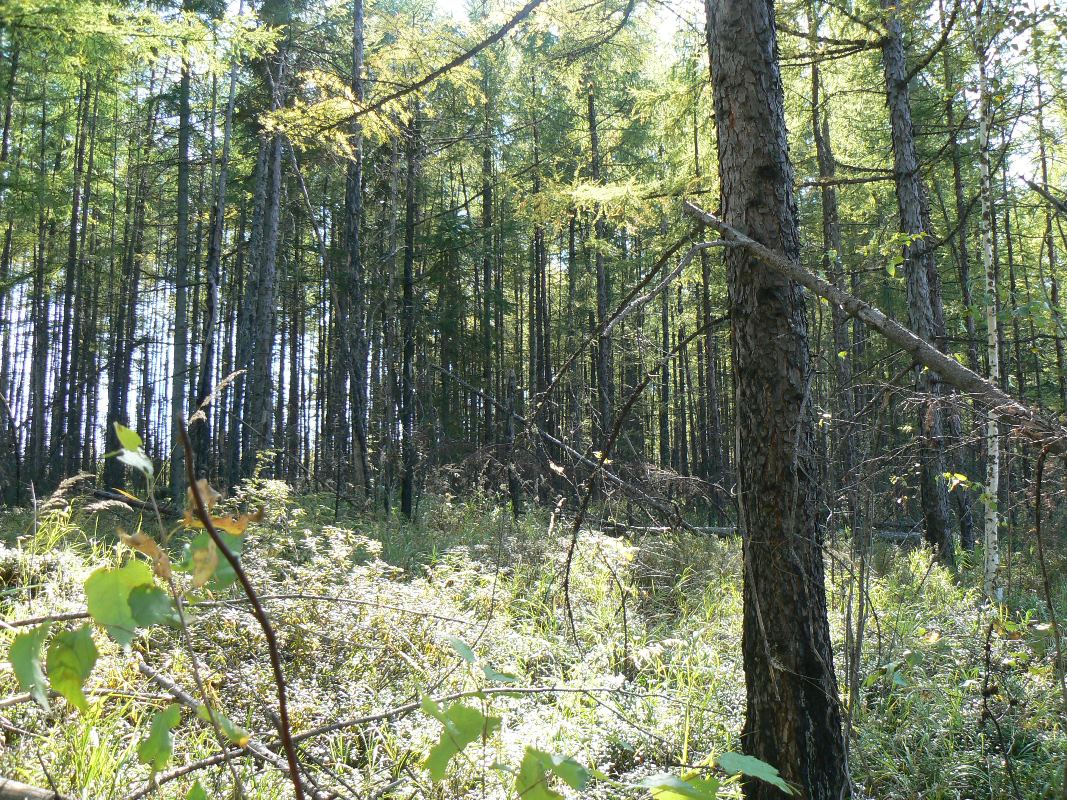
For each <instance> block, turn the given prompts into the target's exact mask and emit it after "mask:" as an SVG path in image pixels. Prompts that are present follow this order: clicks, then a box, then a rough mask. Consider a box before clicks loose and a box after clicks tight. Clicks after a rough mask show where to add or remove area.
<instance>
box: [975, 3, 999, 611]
mask: <svg viewBox="0 0 1067 800" xmlns="http://www.w3.org/2000/svg"><path fill="white" fill-rule="evenodd" d="M980 24H981V17H979V25H980ZM992 45H993V43H992V41H990V42H986V43H985V44H984V45H978V47H977V49H978V54H977V55H978V106H979V114H980V117H979V120H978V124H979V127H978V162H979V168H980V171H981V196H982V265H983V267H984V269H985V295H986V296H985V321H986V354H987V357H988V369H987V372H986V377H988V378H989V380H990V381H992V382H994V383H996V382H998V381H999V380H1000V337H999V330H998V326H997V311H998V309H997V266H996V261H995V259H994V257H993V181H992V177H991V175H990V165H989V150H990V144H989V141H990V127H991V125H992V118H993V105H992V101H991V99H990V97H989V79H988V76H987V61H988V59H987V56H988V53H989V48H990V47H992ZM985 417H986V433H985V451H986V452H985V457H986V481H985V483H986V485H985V532H984V534H985V535H984V537H983V545H984V550H985V563H984V570H983V581H982V589H983V591H984V592H985V596H986V597H987V598H989V599H990V600H995V601H1000V600H1001V599H1002V597H1003V589H1002V588H1001V586H1000V579H999V578H1000V576H999V574H998V573H999V570H1000V544H999V541H998V536H999V532H998V528H999V527H1000V516H999V511H998V508H997V502H998V499H999V496H1000V494H999V492H1000V423H999V421H998V420H997V414H996V411H995V410H994V409H989V410H987V411H986V414H985Z"/></svg>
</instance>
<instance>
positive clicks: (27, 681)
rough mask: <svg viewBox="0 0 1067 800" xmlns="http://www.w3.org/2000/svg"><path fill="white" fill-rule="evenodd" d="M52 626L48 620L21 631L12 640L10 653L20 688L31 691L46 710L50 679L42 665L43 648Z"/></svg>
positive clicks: (31, 695)
mask: <svg viewBox="0 0 1067 800" xmlns="http://www.w3.org/2000/svg"><path fill="white" fill-rule="evenodd" d="M50 627H51V625H50V623H47V622H46V623H45V624H44V625H40V626H38V627H36V628H34V629H33V630H32V631H28V632H26V633H20V634H19V635H18V636H16V637H15V639H14V640H13V641H12V642H11V650H10V651H9V654H8V658H9V659H10V660H11V666H12V667H13V668H14V670H15V678H16V679H17V680H18V682H19V688H21V689H22V690H23V691H27V692H29V693H30V697H32V698H33V699H34V700H35V701H36V702H37V704H38V705H39V706H41V708H43V709H44V710H45V711H47V710H48V681H47V680H46V679H45V676H44V668H43V667H42V666H41V648H42V647H43V646H44V640H45V638H47V636H48V630H49V628H50Z"/></svg>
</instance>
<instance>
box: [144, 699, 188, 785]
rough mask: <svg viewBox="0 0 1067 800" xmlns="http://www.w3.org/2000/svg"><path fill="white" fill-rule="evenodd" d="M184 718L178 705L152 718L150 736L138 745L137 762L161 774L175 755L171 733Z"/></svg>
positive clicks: (173, 704)
mask: <svg viewBox="0 0 1067 800" xmlns="http://www.w3.org/2000/svg"><path fill="white" fill-rule="evenodd" d="M181 718H182V709H181V706H179V705H178V704H177V703H171V704H170V705H169V706H167V707H166V708H164V709H163V710H162V711H157V712H156V713H155V714H154V715H153V716H152V724H151V725H150V726H149V728H148V736H146V737H145V738H144V739H142V740H141V743H140V744H139V745H137V760H138V761H140V762H141V763H142V764H147V765H148V766H150V767H151V768H152V771H153V772H159V770H161V769H163V767H165V766H167V762H168V761H170V757H171V755H173V754H174V735H173V734H172V733H171V731H172V730H174V728H175V726H177V724H178V722H180V721H181Z"/></svg>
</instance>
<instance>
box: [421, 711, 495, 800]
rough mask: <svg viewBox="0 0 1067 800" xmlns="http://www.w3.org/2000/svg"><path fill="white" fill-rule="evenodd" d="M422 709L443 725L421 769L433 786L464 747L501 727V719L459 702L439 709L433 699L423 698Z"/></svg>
mask: <svg viewBox="0 0 1067 800" xmlns="http://www.w3.org/2000/svg"><path fill="white" fill-rule="evenodd" d="M422 710H423V711H425V712H426V713H427V714H429V715H430V716H431V717H433V718H434V719H436V720H437V721H438V722H440V723H441V724H442V725H443V726H444V729H443V730H442V731H441V738H440V740H439V741H438V742H437V744H435V745H434V746H433V747H432V748H431V750H430V752H429V753H428V754H427V756H426V759H425V760H424V761H423V766H424V767H425V768H426V769H427V771H429V773H430V778H431V779H432V780H433V781H434V782H435V783H436V782H438V781H440V780H442V779H443V778H444V777H445V767H447V766H448V762H449V761H451V760H452V759H453V758H454V757H455V756H456V755H458V754H459V753H462V752H463V750H464V748H466V747H467V745H469V744H470V743H471V742H474V741H477V740H478V739H480V738H482V737H483V736H489V735H490V734H491V733H493V731H495V730H496V729H497V728H499V727H500V717H487V716H485V714H483V713H482V712H481V711H479V710H478V709H477V708H471V707H470V706H465V705H463V704H462V703H453V704H452V705H451V706H449V707H448V708H447V709H444V710H442V709H441V707H440V706H439V705H437V703H435V702H434V701H433V700H432V699H430V698H429V697H423V699H422Z"/></svg>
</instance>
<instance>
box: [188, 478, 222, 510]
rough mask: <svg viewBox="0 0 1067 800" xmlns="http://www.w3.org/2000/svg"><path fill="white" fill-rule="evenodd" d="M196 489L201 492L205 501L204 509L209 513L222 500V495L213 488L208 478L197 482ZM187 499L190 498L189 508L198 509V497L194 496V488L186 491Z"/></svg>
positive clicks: (201, 496)
mask: <svg viewBox="0 0 1067 800" xmlns="http://www.w3.org/2000/svg"><path fill="white" fill-rule="evenodd" d="M196 488H197V489H199V490H200V498H201V499H202V500H203V501H204V508H206V509H207V510H208V511H210V510H211V509H213V508H214V507H215V504H216V503H217V502H219V500H220V499H222V495H221V494H219V493H218V492H216V491H215V490H214V489H212V488H211V485H210V484H209V483H208V482H207V478H201V479H200V480H198V481H197V482H196ZM185 494H186V497H187V498H188V500H189V502H188V506H189V508H196V497H194V496H193V487H192V486H190V487H189V488H188V489H186V490H185Z"/></svg>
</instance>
